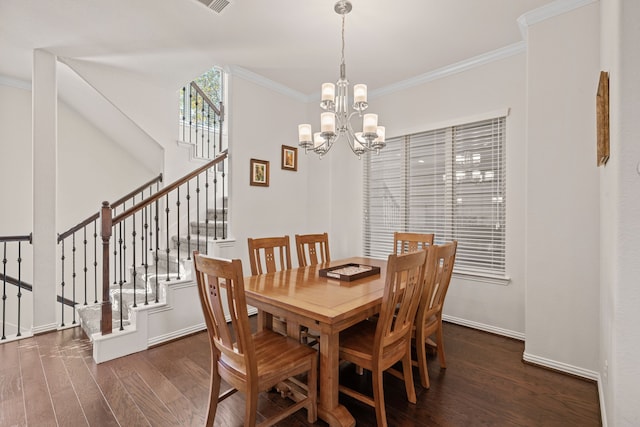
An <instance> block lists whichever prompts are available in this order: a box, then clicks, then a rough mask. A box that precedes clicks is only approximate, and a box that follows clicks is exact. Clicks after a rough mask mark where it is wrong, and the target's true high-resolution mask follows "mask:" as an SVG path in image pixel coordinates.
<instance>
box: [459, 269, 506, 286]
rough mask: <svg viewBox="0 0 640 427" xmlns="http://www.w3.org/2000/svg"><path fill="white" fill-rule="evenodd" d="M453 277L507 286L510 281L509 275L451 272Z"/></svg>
mask: <svg viewBox="0 0 640 427" xmlns="http://www.w3.org/2000/svg"><path fill="white" fill-rule="evenodd" d="M453 277H455V278H456V279H463V280H469V281H473V282H481V283H492V284H494V285H501V286H507V285H509V283H511V277H508V276H491V275H487V274H484V275H483V274H479V273H461V272H455V271H454V272H453Z"/></svg>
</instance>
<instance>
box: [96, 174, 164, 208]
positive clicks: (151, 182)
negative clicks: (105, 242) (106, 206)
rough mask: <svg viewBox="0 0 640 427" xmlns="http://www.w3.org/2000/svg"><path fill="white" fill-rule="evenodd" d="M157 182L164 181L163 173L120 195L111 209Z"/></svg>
mask: <svg viewBox="0 0 640 427" xmlns="http://www.w3.org/2000/svg"><path fill="white" fill-rule="evenodd" d="M157 182H162V174H160V175H158V176H157V177H155V178H153V179H152V180H150V181H149V182H146V183H144V184H142V185H141V186H140V187H138V188H136V189H135V190H133V191H132V192H130V193H129V194H127V195H126V196H123V197H120V198H119V199H118V200H116V201H115V202H113V203H111V209H115V208H117V207H118V206H120V205H121V204H123V203H124V202H126V201H127V200H129V199H131V198H133V196H135V195H136V194H138V193H141V192H142V191H143V190H146V189H147V188H148V187H150V186H152V185H153V184H155V183H157ZM98 216H99V215H98Z"/></svg>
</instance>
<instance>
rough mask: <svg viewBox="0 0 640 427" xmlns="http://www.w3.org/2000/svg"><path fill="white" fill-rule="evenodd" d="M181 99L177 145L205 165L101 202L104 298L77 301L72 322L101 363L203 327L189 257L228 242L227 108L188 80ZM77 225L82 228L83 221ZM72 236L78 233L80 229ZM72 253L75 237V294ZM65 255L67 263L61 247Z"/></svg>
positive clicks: (216, 250) (100, 273)
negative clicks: (224, 122)
mask: <svg viewBox="0 0 640 427" xmlns="http://www.w3.org/2000/svg"><path fill="white" fill-rule="evenodd" d="M182 93H183V98H184V99H183V101H184V102H183V107H184V109H183V110H181V116H182V122H181V124H180V131H181V135H182V137H183V138H182V140H181V141H178V142H179V143H180V144H183V145H187V146H189V149H190V150H191V153H192V156H191V157H192V158H194V159H197V160H198V162H200V163H202V161H206V162H207V163H206V164H204V165H203V166H201V167H199V168H197V169H196V170H194V171H193V172H191V173H189V174H187V175H185V176H184V177H182V178H181V179H179V180H177V181H176V182H174V183H171V184H168V185H166V186H165V187H164V188H163V189H161V188H160V186H159V184H158V185H156V186H155V188H151V187H149V188H148V189H147V192H148V195H147V192H145V190H142V193H140V191H139V190H136V191H134V192H132V193H131V194H130V195H127V196H125V197H123V198H122V199H120V200H119V201H118V202H116V203H114V204H111V205H109V204H108V203H106V202H105V204H103V207H102V210H101V214H100V215H99V217H100V218H99V219H96V221H97V222H98V224H101V225H100V226H99V227H98V228H101V230H102V233H100V235H101V242H99V243H95V242H94V246H98V247H99V248H100V247H101V250H98V253H100V251H102V264H103V265H102V268H96V270H97V273H96V277H98V279H97V280H98V284H97V288H98V289H101V292H97V293H99V294H101V297H98V296H96V297H95V298H93V297H92V298H90V300H94V299H95V301H96V302H95V303H93V304H87V305H79V304H78V303H76V305H75V311H74V312H73V315H74V316H73V320H74V322H73V323H74V324H75V319H76V316H77V318H78V319H79V323H80V325H81V327H82V328H83V330H84V331H85V332H86V334H87V336H88V337H90V339H91V341H92V342H93V346H94V351H93V354H94V359H95V360H96V362H98V363H100V362H103V361H107V360H110V359H113V358H116V357H121V356H124V355H126V354H131V353H134V352H137V351H141V350H144V349H146V348H148V347H149V346H150V345H154V344H158V343H161V342H165V341H168V340H171V339H175V338H178V337H180V336H183V335H186V334H190V333H193V332H196V331H200V330H202V329H204V328H205V323H204V318H203V316H202V313H201V309H200V302H199V297H198V292H197V287H196V283H195V281H194V279H193V275H192V266H193V264H192V260H191V258H192V255H191V254H192V253H193V251H194V250H197V251H199V252H201V253H205V254H209V255H216V254H218V253H219V248H220V247H223V246H225V245H229V242H230V240H229V239H228V212H227V207H228V199H227V195H228V191H227V182H226V174H225V171H226V170H227V169H228V167H227V163H228V161H227V150H226V149H224V150H223V147H224V146H226V144H223V141H222V130H221V129H222V117H223V111H224V109H223V107H222V104H220V106H219V107H216V106H214V105H213V104H212V103H211V101H210V100H209V99H208V98H207V96H206V95H204V93H203V92H202V90H201V89H200V88H199V87H198V86H197V85H196V84H195V83H193V82H192V83H191V84H190V85H189V86H187V87H186V89H183V92H182ZM152 190H155V193H153V191H152ZM136 194H137V195H138V198H137V199H136ZM140 195H142V196H143V197H139V196H140ZM125 199H126V200H128V201H127V202H124V200H125ZM141 199H142V200H141ZM127 203H128V204H129V206H126V204H127ZM94 218H98V215H94ZM80 225H83V226H85V227H86V221H85V222H84V223H82V224H79V226H80ZM93 226H94V228H95V223H94V224H93ZM75 230H77V231H74V233H75V232H78V233H79V232H80V231H79V230H80V227H77V228H76V229H75ZM105 230H106V231H105ZM63 234H65V237H67V236H70V235H71V234H72V233H70V232H66V233H63ZM94 236H95V233H94ZM98 239H100V237H98V238H97V239H96V240H98ZM100 243H101V244H100ZM85 246H86V237H85ZM86 250H87V248H86V247H85V251H86ZM75 251H76V243H75V235H74V240H73V256H74V267H73V268H74V271H73V281H74V292H75V290H76V286H75V278H76V271H75V268H76V267H75ZM62 252H63V253H62V257H61V258H62V262H63V264H64V258H65V255H64V242H63V245H62ZM85 258H86V255H85ZM98 259H100V257H99V256H98ZM97 264H98V263H97V262H96V263H94V266H96V265H97ZM63 269H64V265H63ZM107 275H108V276H109V277H106V276H107ZM63 276H64V273H63ZM85 276H86V267H85ZM100 276H102V277H100ZM62 284H63V286H62V289H63V290H64V281H63V282H62ZM85 292H86V286H85ZM74 295H75V294H74ZM63 310H64V308H63ZM110 312H111V313H110ZM109 314H111V328H109V327H108V325H109V321H108V317H109ZM103 317H104V319H106V325H105V322H104V321H103ZM109 329H111V330H109Z"/></svg>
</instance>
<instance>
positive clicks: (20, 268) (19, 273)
mask: <svg viewBox="0 0 640 427" xmlns="http://www.w3.org/2000/svg"><path fill="white" fill-rule="evenodd" d="M63 307H64V305H63ZM21 314H22V242H20V241H19V242H18V333H17V334H16V336H17V337H19V336H22V333H21V332H20V315H21Z"/></svg>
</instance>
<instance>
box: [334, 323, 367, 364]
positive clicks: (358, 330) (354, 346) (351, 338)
mask: <svg viewBox="0 0 640 427" xmlns="http://www.w3.org/2000/svg"><path fill="white" fill-rule="evenodd" d="M375 334H376V322H373V321H370V320H364V321H362V322H360V323H358V324H356V325H353V326H351V327H350V328H348V329H345V330H344V331H342V332H340V359H345V360H347V359H348V360H351V358H352V357H357V358H362V359H369V360H371V358H372V354H373V340H374V337H375ZM343 355H344V356H345V357H343ZM349 356H351V357H349Z"/></svg>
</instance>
